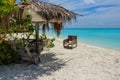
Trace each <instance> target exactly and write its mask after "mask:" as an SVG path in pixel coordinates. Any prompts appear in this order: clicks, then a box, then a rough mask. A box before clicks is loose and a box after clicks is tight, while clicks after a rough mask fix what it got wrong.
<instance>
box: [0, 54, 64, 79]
mask: <svg viewBox="0 0 120 80" xmlns="http://www.w3.org/2000/svg"><path fill="white" fill-rule="evenodd" d="M41 60H42V62H41V63H40V64H39V65H38V66H36V65H33V64H31V65H28V64H26V63H22V64H12V65H7V66H0V80H34V79H37V77H38V76H44V75H51V74H52V73H53V72H55V71H57V70H59V69H61V68H62V67H63V66H65V63H64V61H63V60H60V59H58V58H56V56H55V54H54V53H45V54H42V55H41Z"/></svg>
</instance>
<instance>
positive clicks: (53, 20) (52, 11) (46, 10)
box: [17, 0, 76, 35]
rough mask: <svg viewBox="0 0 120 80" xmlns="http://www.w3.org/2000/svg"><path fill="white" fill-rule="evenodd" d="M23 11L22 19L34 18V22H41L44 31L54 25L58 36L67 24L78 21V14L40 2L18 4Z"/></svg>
mask: <svg viewBox="0 0 120 80" xmlns="http://www.w3.org/2000/svg"><path fill="white" fill-rule="evenodd" d="M17 6H18V7H19V8H20V10H21V11H22V18H24V17H25V16H26V15H31V16H32V22H40V23H41V24H42V25H43V31H44V32H45V30H46V29H49V24H52V27H53V29H54V31H55V32H56V33H57V35H59V34H60V30H61V29H62V28H63V24H64V23H65V22H70V21H71V20H72V19H76V14H75V13H73V12H71V11H69V10H67V9H65V8H63V7H61V6H57V5H54V4H50V3H47V2H40V1H33V0H32V1H31V2H23V3H19V4H17Z"/></svg>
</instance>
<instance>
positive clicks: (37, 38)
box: [35, 22, 39, 54]
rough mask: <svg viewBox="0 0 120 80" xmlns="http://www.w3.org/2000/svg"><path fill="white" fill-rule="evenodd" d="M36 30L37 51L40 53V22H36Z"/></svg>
mask: <svg viewBox="0 0 120 80" xmlns="http://www.w3.org/2000/svg"><path fill="white" fill-rule="evenodd" d="M35 31H36V53H37V54H39V44H38V41H39V22H36V23H35Z"/></svg>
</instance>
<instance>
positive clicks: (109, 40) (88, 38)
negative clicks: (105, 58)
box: [40, 28, 120, 51]
mask: <svg viewBox="0 0 120 80" xmlns="http://www.w3.org/2000/svg"><path fill="white" fill-rule="evenodd" d="M40 32H41V30H40ZM46 34H47V35H50V36H51V35H52V36H54V37H56V34H55V32H54V31H53V30H52V29H51V30H49V31H46ZM68 35H77V37H78V41H79V42H84V43H87V44H91V45H95V46H100V47H104V48H109V49H113V50H118V51H120V29H79V28H67V29H63V30H61V34H60V36H59V37H60V38H63V39H65V38H67V37H68Z"/></svg>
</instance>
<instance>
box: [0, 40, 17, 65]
mask: <svg viewBox="0 0 120 80" xmlns="http://www.w3.org/2000/svg"><path fill="white" fill-rule="evenodd" d="M18 57H19V55H18V53H17V52H15V51H12V49H11V45H10V43H9V42H3V43H0V65H3V64H5V65H7V64H11V63H12V62H14V61H15V60H16V59H18Z"/></svg>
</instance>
